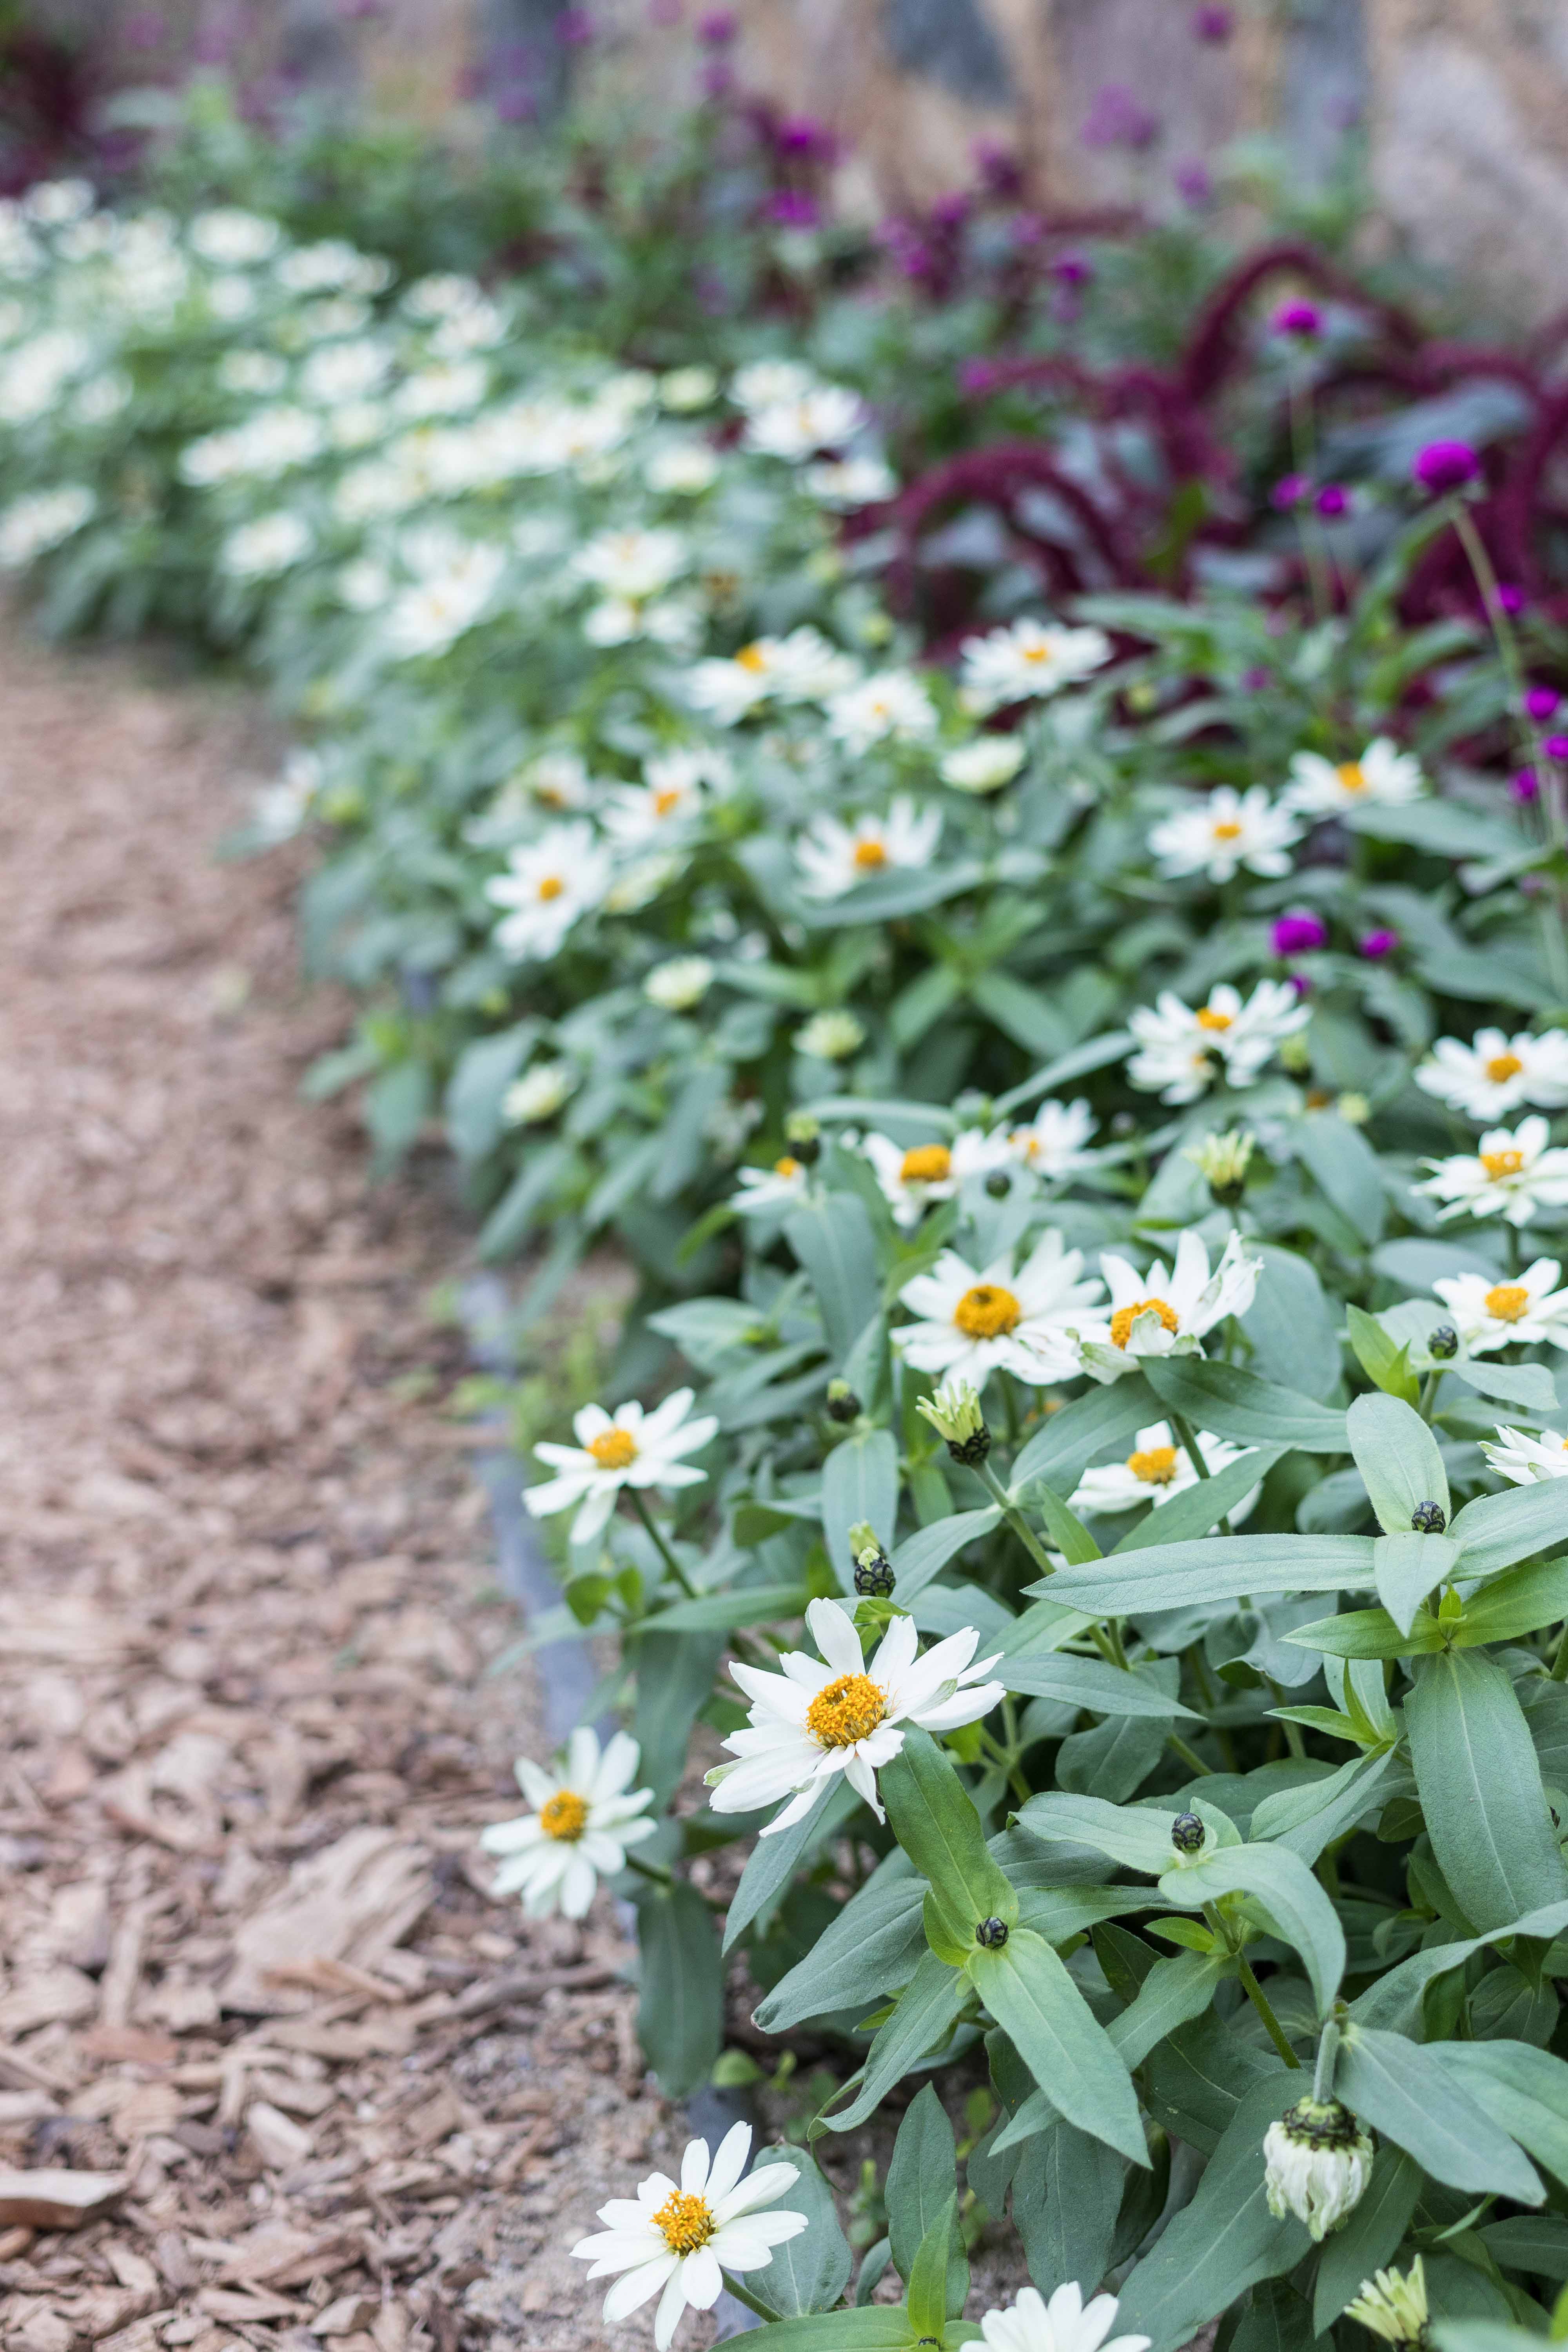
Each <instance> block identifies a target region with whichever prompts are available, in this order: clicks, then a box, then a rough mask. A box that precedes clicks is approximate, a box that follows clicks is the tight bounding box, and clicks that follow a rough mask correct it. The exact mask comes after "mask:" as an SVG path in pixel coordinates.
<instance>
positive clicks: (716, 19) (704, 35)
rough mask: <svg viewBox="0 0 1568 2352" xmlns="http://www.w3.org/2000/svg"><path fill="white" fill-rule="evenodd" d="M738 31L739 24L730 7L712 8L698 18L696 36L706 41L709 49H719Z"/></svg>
mask: <svg viewBox="0 0 1568 2352" xmlns="http://www.w3.org/2000/svg"><path fill="white" fill-rule="evenodd" d="M739 31H740V24H739V21H738V19H737V17H736V16H735V13H734V11H733V9H731V8H712V9H710V11H709V13H708V14H707V16H701V17H700V18H699V19H698V24H697V37H698V39H699V40H700V41H706V43H707V44H708V47H710V49H721V48H722V47H724V45H725V43H726V42H727V41H732V40H733V39H734V37H735V36H736V34H737V33H738V32H739Z"/></svg>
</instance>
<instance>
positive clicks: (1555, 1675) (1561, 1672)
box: [1550, 1625, 1568, 1683]
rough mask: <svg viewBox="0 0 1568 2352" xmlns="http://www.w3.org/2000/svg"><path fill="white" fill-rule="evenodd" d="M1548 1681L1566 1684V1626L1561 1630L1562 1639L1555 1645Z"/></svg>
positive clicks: (1567, 1626) (1567, 1681)
mask: <svg viewBox="0 0 1568 2352" xmlns="http://www.w3.org/2000/svg"><path fill="white" fill-rule="evenodd" d="M1550 1679H1551V1680H1552V1682H1554V1683H1568V1625H1564V1626H1563V1638H1562V1640H1561V1641H1560V1642H1559V1643H1558V1644H1557V1655H1556V1656H1555V1657H1554V1658H1553V1659H1552V1674H1551V1677H1550Z"/></svg>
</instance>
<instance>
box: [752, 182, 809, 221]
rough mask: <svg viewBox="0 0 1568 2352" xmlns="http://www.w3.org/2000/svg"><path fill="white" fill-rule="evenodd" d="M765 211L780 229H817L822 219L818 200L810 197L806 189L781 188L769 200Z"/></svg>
mask: <svg viewBox="0 0 1568 2352" xmlns="http://www.w3.org/2000/svg"><path fill="white" fill-rule="evenodd" d="M763 210H764V212H765V213H766V215H767V217H768V219H769V220H771V221H774V222H776V223H777V224H778V226H779V227H780V228H815V227H816V224H817V222H818V220H819V219H820V217H821V215H820V214H819V213H818V211H817V208H816V197H815V196H808V195H807V194H806V193H805V189H804V188H780V189H779V191H778V193H777V194H775V195H772V196H770V197H769V198H768V201H767V203H766V205H764V206H763Z"/></svg>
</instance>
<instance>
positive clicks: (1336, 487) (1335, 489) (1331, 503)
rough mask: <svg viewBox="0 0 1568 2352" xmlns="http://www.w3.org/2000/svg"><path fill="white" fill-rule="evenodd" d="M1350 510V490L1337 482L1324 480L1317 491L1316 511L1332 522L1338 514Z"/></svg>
mask: <svg viewBox="0 0 1568 2352" xmlns="http://www.w3.org/2000/svg"><path fill="white" fill-rule="evenodd" d="M1350 510H1351V494H1350V492H1349V491H1348V490H1347V489H1344V488H1342V486H1341V485H1340V484H1339V483H1338V482H1325V483H1324V484H1323V487H1322V488H1321V490H1320V491H1319V492H1318V512H1319V513H1320V514H1321V515H1322V516H1324V517H1325V518H1326V519H1327V520H1328V521H1330V522H1333V521H1335V520H1337V519H1338V517H1339V516H1341V515H1347V514H1349V512H1350Z"/></svg>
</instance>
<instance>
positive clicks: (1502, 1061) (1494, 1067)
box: [1485, 1054, 1524, 1087]
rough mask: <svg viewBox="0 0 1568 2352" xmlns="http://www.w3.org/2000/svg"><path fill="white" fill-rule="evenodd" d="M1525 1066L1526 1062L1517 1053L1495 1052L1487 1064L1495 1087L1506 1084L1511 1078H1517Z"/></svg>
mask: <svg viewBox="0 0 1568 2352" xmlns="http://www.w3.org/2000/svg"><path fill="white" fill-rule="evenodd" d="M1523 1067H1524V1064H1523V1063H1522V1062H1521V1060H1520V1058H1519V1055H1517V1054H1494V1055H1492V1057H1491V1059H1490V1061H1489V1062H1488V1063H1487V1064H1486V1065H1485V1068H1486V1074H1487V1076H1488V1077H1489V1079H1490V1080H1491V1082H1492V1084H1493V1086H1494V1087H1500V1086H1504V1085H1506V1084H1507V1082H1508V1080H1509V1079H1510V1078H1517V1077H1518V1076H1519V1074H1520V1072H1521V1070H1522V1069H1523Z"/></svg>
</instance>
